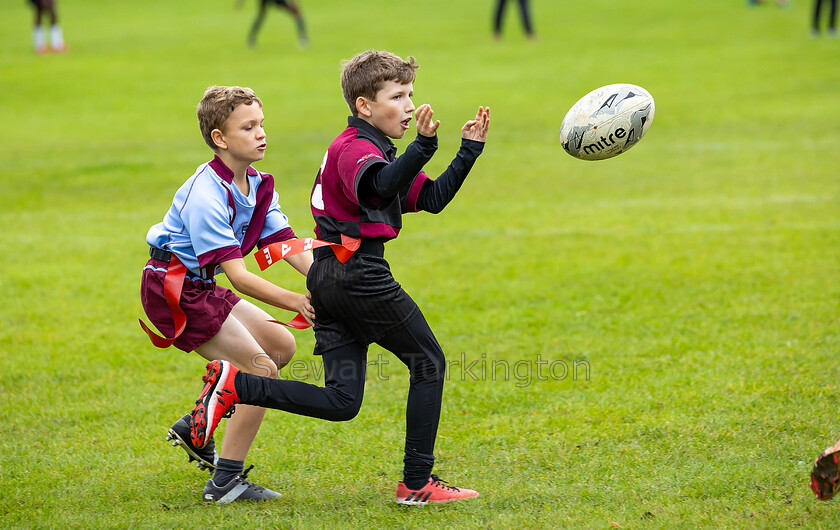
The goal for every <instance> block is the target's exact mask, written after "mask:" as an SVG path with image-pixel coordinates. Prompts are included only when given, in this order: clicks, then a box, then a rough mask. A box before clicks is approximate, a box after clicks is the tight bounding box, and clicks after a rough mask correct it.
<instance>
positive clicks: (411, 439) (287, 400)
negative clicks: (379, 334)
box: [235, 311, 446, 489]
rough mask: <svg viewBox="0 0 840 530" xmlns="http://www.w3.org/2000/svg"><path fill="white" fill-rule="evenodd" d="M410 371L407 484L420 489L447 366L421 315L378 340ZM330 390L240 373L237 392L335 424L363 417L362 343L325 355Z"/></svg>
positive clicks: (429, 462) (248, 400) (251, 401)
mask: <svg viewBox="0 0 840 530" xmlns="http://www.w3.org/2000/svg"><path fill="white" fill-rule="evenodd" d="M376 343H377V344H379V345H380V346H382V347H383V348H385V349H386V350H388V351H390V352H391V353H393V354H394V355H396V356H397V358H398V359H399V360H400V361H402V363H403V364H405V365H406V367H408V370H409V375H410V376H409V388H408V404H407V406H406V412H405V457H404V459H403V462H404V467H403V481H404V482H405V484H406V486H408V487H409V488H410V489H420V488H421V487H423V486H424V485H425V484H426V482H427V481H428V479H429V475H430V474H431V472H432V467H433V465H434V461H435V457H434V448H435V438H436V437H437V429H438V422H439V420H440V407H441V400H442V397H443V382H444V377H445V370H446V366H445V365H446V363H445V359H444V355H443V350H441V347H440V345H439V344H438V342H437V339H435V336H434V334H433V333H432V330H431V329H430V328H429V325H428V324H427V323H426V319H425V317H423V314H422V313H421V312H420V311H416V312H415V314H414V316H412V317H411V318H410V319H409V320H408V321H406V322H405V323H404V324H403V325H401V326H399V327H398V328H396V329H395V330H394V331H393V332H392V333H390V334H388V335H387V336H385V337H383V338H382V339H380V340H378V341H376ZM322 358H323V361H324V385H325V386H324V387H319V386H316V385H311V384H308V383H303V382H300V381H289V380H284V379H271V378H268V377H262V376H258V375H253V374H246V373H243V372H239V374H237V376H236V383H235V384H236V392H237V394H238V395H239V398H240V400H241V401H242V403H244V404H247V405H256V406H259V407H265V408H271V409H277V410H284V411H286V412H292V413H294V414H300V415H303V416H310V417H313V418H321V419H324V420H329V421H347V420H351V419H353V418H354V417H355V416H356V414H358V413H359V409H360V408H361V406H362V398H363V396H364V389H365V369H366V367H367V346H364V345H362V344H360V343H358V342H355V343H352V344H348V345H345V346H340V347H338V348H335V349H332V350H329V351H326V352H324V354H323V355H322Z"/></svg>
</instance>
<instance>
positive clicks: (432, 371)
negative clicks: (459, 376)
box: [410, 351, 446, 381]
mask: <svg viewBox="0 0 840 530" xmlns="http://www.w3.org/2000/svg"><path fill="white" fill-rule="evenodd" d="M410 373H411V380H412V381H417V380H426V381H429V380H431V381H438V380H441V379H443V378H444V377H446V358H445V357H444V355H443V352H442V351H434V352H428V353H427V354H426V355H425V356H424V357H423V358H422V359H420V360H419V361H418V362H416V363H414V364H413V365H412V366H411V367H410Z"/></svg>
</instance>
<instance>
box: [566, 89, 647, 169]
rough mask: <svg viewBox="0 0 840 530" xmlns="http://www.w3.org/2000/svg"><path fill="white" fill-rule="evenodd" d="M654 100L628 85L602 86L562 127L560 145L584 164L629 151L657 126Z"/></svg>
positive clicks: (581, 102)
mask: <svg viewBox="0 0 840 530" xmlns="http://www.w3.org/2000/svg"><path fill="white" fill-rule="evenodd" d="M654 110H655V106H654V103H653V97H652V96H651V95H650V93H649V92H648V91H647V90H645V89H644V88H642V87H640V86H636V85H630V84H627V83H618V84H614V85H607V86H602V87H601V88H596V89H595V90H593V91H592V92H590V93H589V94H586V95H585V96H583V97H582V98H580V99H579V100H578V102H577V103H575V104H574V105H572V108H571V109H569V112H567V113H566V117H565V118H563V123H562V124H561V125H560V143H561V144H562V145H563V149H565V150H566V152H567V153H569V154H570V155H572V156H573V157H575V158H580V159H581V160H604V159H605V158H612V157H614V156H616V155H620V154H621V153H623V152H624V151H627V150H628V149H630V148H631V147H633V146H634V145H636V144H637V143H638V142H639V140H641V139H642V137H643V136H644V135H645V133H646V132H647V131H648V129H650V124H651V123H652V122H653V113H654Z"/></svg>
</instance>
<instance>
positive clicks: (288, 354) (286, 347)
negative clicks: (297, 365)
mask: <svg viewBox="0 0 840 530" xmlns="http://www.w3.org/2000/svg"><path fill="white" fill-rule="evenodd" d="M296 351H297V344H295V338H294V337H293V336H292V334H291V333H290V334H288V336H286V335H283V336H282V337H281V338H280V339H278V340H277V341H275V343H274V345H273V347H272V351H271V352H269V355H270V356H271V360H272V361H274V363H275V364H276V365H277V368H279V369H282V368H283V367H284V366H286V365H287V364H289V362H290V361H291V360H292V357H294V356H295V352H296Z"/></svg>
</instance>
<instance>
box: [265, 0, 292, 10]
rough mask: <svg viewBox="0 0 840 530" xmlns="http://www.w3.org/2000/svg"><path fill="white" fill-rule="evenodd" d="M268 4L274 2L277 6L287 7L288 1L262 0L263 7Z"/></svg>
mask: <svg viewBox="0 0 840 530" xmlns="http://www.w3.org/2000/svg"><path fill="white" fill-rule="evenodd" d="M268 4H274V5H276V6H277V7H286V8H288V7H289V3H288V2H286V0H262V5H263V7H265V6H267V5H268Z"/></svg>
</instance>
